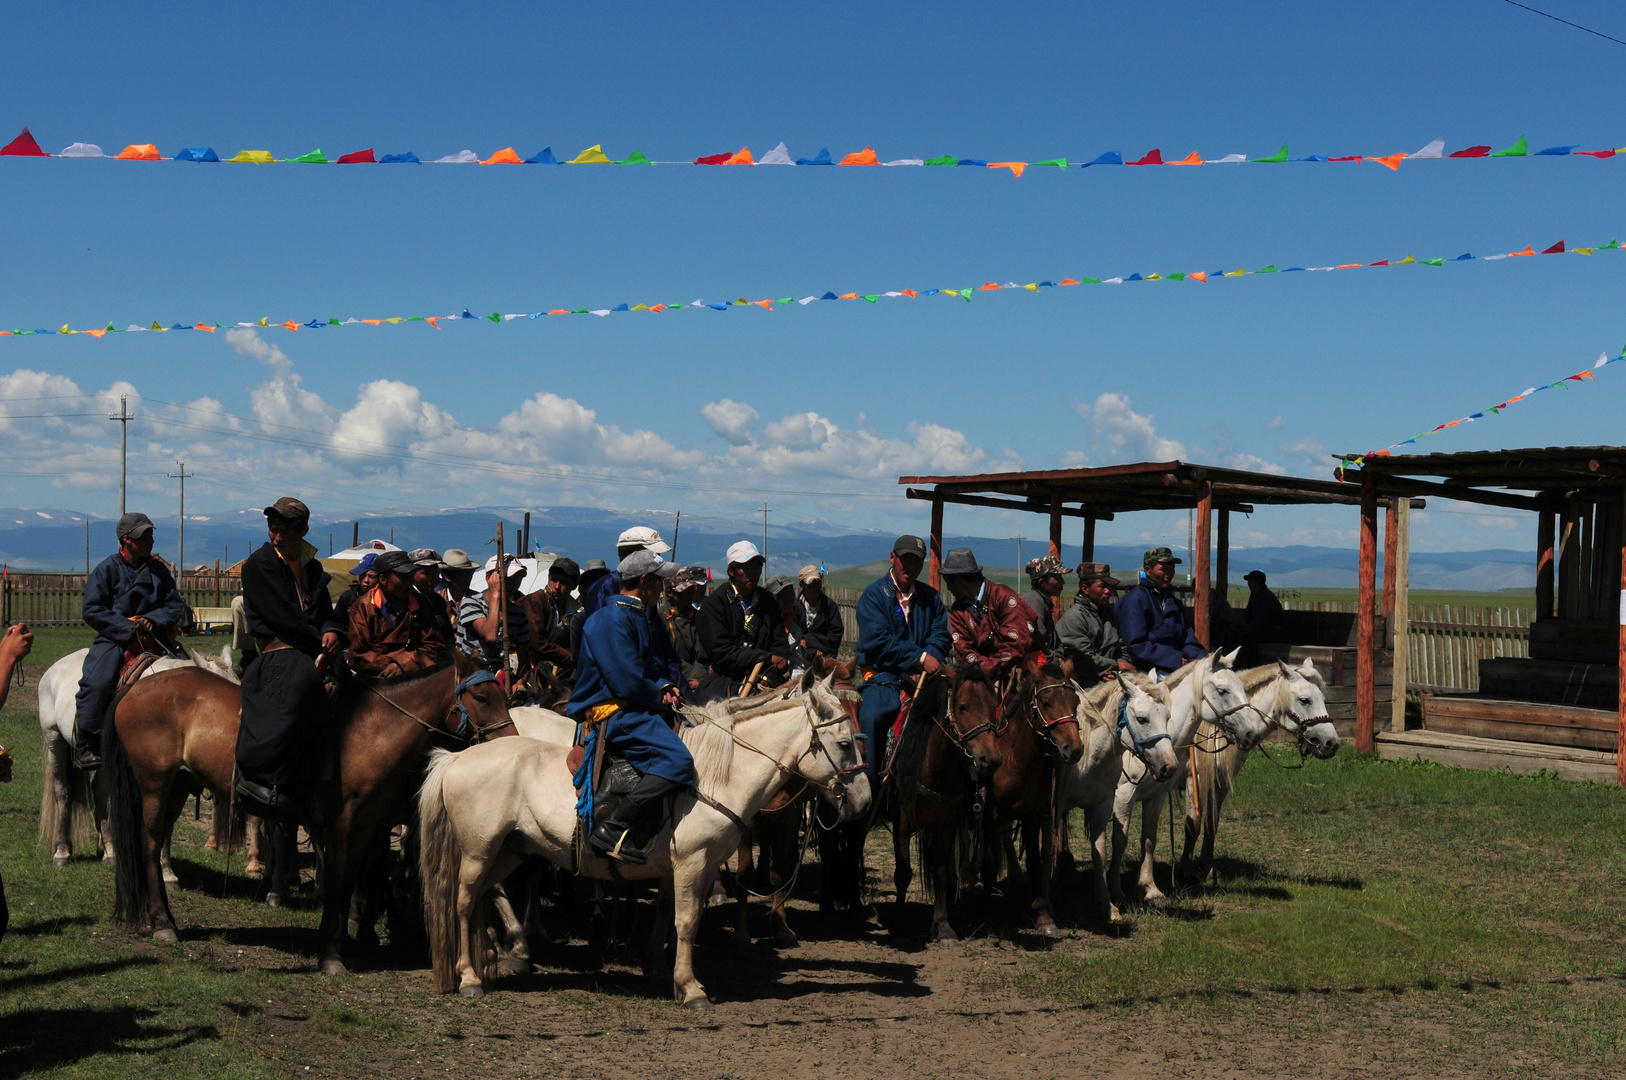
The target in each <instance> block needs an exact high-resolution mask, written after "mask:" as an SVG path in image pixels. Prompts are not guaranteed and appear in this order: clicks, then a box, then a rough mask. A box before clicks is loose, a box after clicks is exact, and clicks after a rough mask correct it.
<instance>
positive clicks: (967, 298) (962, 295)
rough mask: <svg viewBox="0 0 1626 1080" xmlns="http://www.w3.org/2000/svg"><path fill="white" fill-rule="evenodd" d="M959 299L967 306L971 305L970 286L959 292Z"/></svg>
mask: <svg viewBox="0 0 1626 1080" xmlns="http://www.w3.org/2000/svg"><path fill="white" fill-rule="evenodd" d="M960 299H961V300H964V301H965V302H966V303H968V304H969V303H971V286H969V285H967V286H966V287H965V288H963V289H961V290H960Z"/></svg>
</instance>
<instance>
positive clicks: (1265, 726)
mask: <svg viewBox="0 0 1626 1080" xmlns="http://www.w3.org/2000/svg"><path fill="white" fill-rule="evenodd" d="M1240 651H1241V650H1240V649H1236V650H1233V651H1232V652H1230V653H1228V654H1224V655H1222V654H1221V653H1220V652H1219V651H1218V650H1216V651H1214V652H1212V653H1210V654H1208V655H1207V656H1205V657H1203V658H1202V659H1201V660H1193V661H1192V662H1191V663H1189V664H1186V665H1185V666H1184V667H1182V668H1180V670H1178V671H1176V672H1174V673H1172V674H1171V675H1170V676H1169V677H1168V678H1167V679H1165V680H1164V681H1163V684H1162V685H1163V686H1164V687H1165V688H1166V691H1167V694H1168V703H1169V734H1170V736H1171V737H1172V739H1173V742H1174V755H1175V758H1176V759H1177V760H1178V761H1179V765H1180V768H1179V770H1178V772H1177V773H1176V775H1174V776H1169V777H1163V778H1159V777H1158V776H1156V775H1155V774H1154V773H1153V772H1152V771H1151V770H1149V769H1147V768H1146V767H1145V766H1144V765H1143V764H1142V763H1141V762H1140V761H1139V760H1137V759H1135V758H1134V757H1133V755H1130V754H1125V755H1124V756H1123V772H1122V775H1121V777H1120V779H1119V781H1118V789H1117V791H1116V792H1115V793H1114V794H1113V799H1112V816H1113V819H1114V820H1113V829H1112V867H1111V869H1110V870H1109V871H1108V874H1107V887H1108V889H1109V891H1110V892H1111V894H1112V898H1113V901H1114V902H1115V903H1116V904H1118V906H1119V907H1122V905H1123V902H1124V898H1123V886H1122V883H1121V882H1120V880H1119V866H1120V865H1121V863H1122V860H1123V853H1124V848H1125V847H1127V846H1128V843H1129V822H1130V818H1131V817H1132V816H1133V814H1134V812H1135V804H1136V803H1141V804H1142V806H1141V829H1140V887H1141V896H1142V898H1143V899H1144V900H1145V901H1146V902H1147V903H1149V904H1158V903H1161V902H1162V900H1163V892H1162V890H1160V889H1159V888H1158V887H1157V882H1156V881H1155V880H1153V877H1152V869H1153V865H1154V862H1153V856H1154V854H1155V853H1156V851H1157V822H1158V817H1159V815H1160V814H1161V813H1162V810H1163V803H1164V802H1165V801H1166V800H1167V798H1168V795H1169V792H1171V791H1173V790H1174V788H1175V786H1176V785H1177V784H1179V783H1181V782H1182V781H1183V780H1184V777H1185V773H1186V770H1187V768H1188V767H1189V765H1190V757H1191V755H1192V754H1194V753H1195V754H1201V753H1204V752H1212V751H1214V750H1217V749H1219V746H1218V745H1204V746H1197V747H1195V748H1194V745H1193V744H1194V743H1195V741H1196V739H1197V734H1198V727H1199V726H1200V725H1201V724H1202V723H1204V722H1205V721H1206V722H1207V723H1209V724H1210V725H1212V726H1213V727H1214V728H1215V730H1216V731H1222V732H1223V733H1224V736H1225V738H1226V740H1228V741H1229V742H1231V743H1233V744H1235V745H1237V746H1244V747H1249V748H1252V747H1254V746H1256V745H1258V743H1259V741H1260V740H1261V739H1263V738H1264V737H1265V735H1266V733H1267V732H1268V731H1269V730H1270V725H1269V723H1268V722H1267V721H1266V720H1265V717H1264V714H1263V713H1261V712H1260V711H1259V710H1258V709H1256V708H1255V707H1254V706H1253V703H1252V702H1251V701H1249V700H1248V693H1247V690H1246V689H1245V688H1244V687H1243V685H1242V679H1241V678H1240V677H1239V676H1238V675H1237V673H1236V672H1235V671H1233V670H1231V665H1232V664H1233V663H1235V662H1236V655H1237V653H1238V652H1240Z"/></svg>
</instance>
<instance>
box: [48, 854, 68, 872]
mask: <svg viewBox="0 0 1626 1080" xmlns="http://www.w3.org/2000/svg"><path fill="white" fill-rule="evenodd" d="M51 865H52V866H54V867H56V868H57V869H58V870H60V869H62V868H63V867H64V866H67V865H68V856H66V855H53V856H51Z"/></svg>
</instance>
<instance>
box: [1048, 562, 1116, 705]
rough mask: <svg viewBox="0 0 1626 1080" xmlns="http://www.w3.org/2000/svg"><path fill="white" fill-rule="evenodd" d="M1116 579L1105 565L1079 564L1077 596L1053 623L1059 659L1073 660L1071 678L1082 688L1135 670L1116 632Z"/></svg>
mask: <svg viewBox="0 0 1626 1080" xmlns="http://www.w3.org/2000/svg"><path fill="white" fill-rule="evenodd" d="M1117 585H1118V579H1117V578H1115V577H1113V576H1112V567H1110V566H1108V565H1107V564H1106V563H1098V562H1087V563H1079V564H1078V596H1077V597H1075V598H1074V599H1073V606H1072V607H1070V608H1068V609H1067V610H1066V611H1065V612H1063V613H1062V617H1061V621H1060V622H1058V623H1057V624H1056V636H1057V637H1058V638H1060V639H1061V646H1060V649H1059V651H1060V652H1061V655H1062V658H1063V659H1065V660H1070V661H1072V664H1073V678H1074V679H1076V680H1078V681H1079V682H1080V683H1082V684H1083V685H1085V686H1088V685H1089V684H1090V683H1092V682H1100V681H1102V680H1104V679H1110V678H1112V677H1113V675H1115V674H1116V673H1118V672H1120V671H1134V670H1135V665H1134V663H1133V662H1132V661H1131V660H1130V659H1129V650H1128V649H1126V648H1124V642H1123V637H1122V636H1120V635H1119V633H1118V616H1117V613H1116V612H1114V611H1113V610H1112V590H1113V589H1114V588H1115V587H1116V586H1117Z"/></svg>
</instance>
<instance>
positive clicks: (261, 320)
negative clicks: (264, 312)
mask: <svg viewBox="0 0 1626 1080" xmlns="http://www.w3.org/2000/svg"><path fill="white" fill-rule="evenodd" d="M260 325H261V326H266V325H269V324H268V323H267V322H266V321H265V318H264V317H263V316H262V317H261V318H260Z"/></svg>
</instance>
